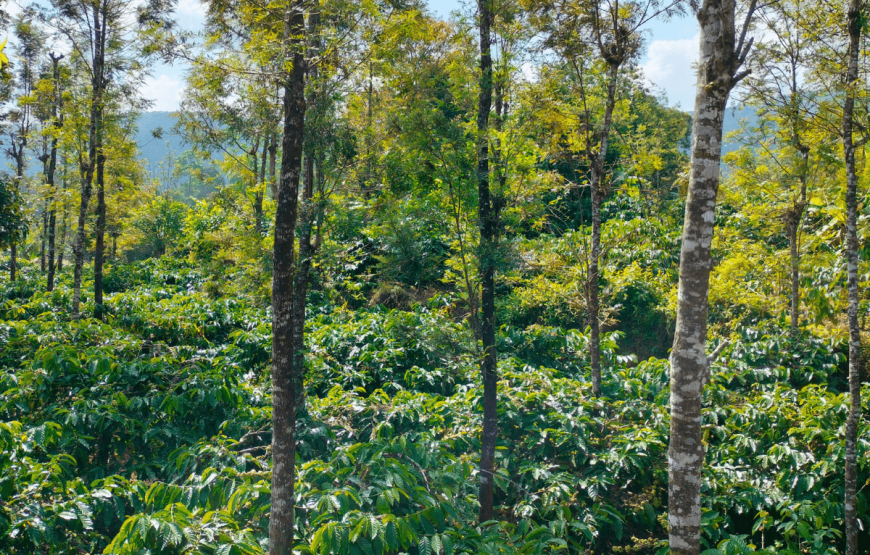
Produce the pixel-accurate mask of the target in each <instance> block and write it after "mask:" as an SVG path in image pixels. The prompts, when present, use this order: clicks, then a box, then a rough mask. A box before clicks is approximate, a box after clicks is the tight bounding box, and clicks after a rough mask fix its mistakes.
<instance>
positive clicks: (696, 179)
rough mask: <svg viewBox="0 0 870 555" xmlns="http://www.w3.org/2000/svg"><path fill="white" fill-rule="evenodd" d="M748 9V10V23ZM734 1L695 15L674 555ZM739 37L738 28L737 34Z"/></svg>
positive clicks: (700, 354)
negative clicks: (696, 36)
mask: <svg viewBox="0 0 870 555" xmlns="http://www.w3.org/2000/svg"><path fill="white" fill-rule="evenodd" d="M754 9H755V3H754V2H752V3H751V4H750V6H749V12H748V13H749V15H748V16H747V21H748V20H749V17H751V15H752V13H753V12H754ZM735 10H736V5H735V0H704V3H703V5H702V6H701V8H700V9H699V10H698V13H697V16H698V23H699V25H700V31H701V37H700V55H699V60H700V63H699V68H698V84H697V88H696V93H695V111H694V114H695V119H694V124H693V129H692V162H691V179H690V181H689V190H688V197H687V199H686V211H685V219H684V223H683V238H682V246H681V249H680V282H679V292H678V300H677V322H676V332H675V336H674V346H673V349H672V350H671V399H670V401H671V430H670V445H669V449H668V515H669V516H668V523H669V527H668V539H669V543H670V551H671V553H672V554H674V555H697V554H698V553H699V552H700V548H701V469H702V467H703V464H704V445H703V443H702V441H701V402H702V392H703V387H704V385H705V383H706V382H707V380H708V379H709V377H710V361H709V359H708V358H707V355H706V350H705V346H706V340H707V294H708V289H709V284H710V271H711V269H712V266H713V259H712V256H711V253H710V246H711V243H712V241H713V231H714V219H715V213H716V196H717V193H718V191H719V163H720V157H721V154H722V122H723V119H724V115H725V105H726V103H727V101H728V95H729V94H730V92H731V89H732V88H733V87H734V85H735V84H736V83H737V82H738V81H739V80H740V79H742V78H743V77H744V76H745V74H740V75H737V71H738V69H739V68H740V66H741V65H742V64H743V61H744V60H745V58H746V53H747V52H748V49H749V46H750V45H751V43H752V41H751V40H750V41H749V42H748V43H747V44H746V45H744V43H743V37H744V36H745V34H744V35H742V36H741V38H740V40H739V42H738V41H737V40H736V33H735V21H734V19H735V18H734V16H735ZM744 31H745V28H744Z"/></svg>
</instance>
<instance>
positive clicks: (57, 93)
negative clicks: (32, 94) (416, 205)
mask: <svg viewBox="0 0 870 555" xmlns="http://www.w3.org/2000/svg"><path fill="white" fill-rule="evenodd" d="M49 57H50V58H51V69H52V78H53V79H54V99H53V100H52V105H51V111H52V118H53V119H54V127H55V131H56V134H55V135H54V137H52V138H51V152H50V154H49V158H48V171H47V172H46V175H45V181H46V183H47V184H48V191H49V195H50V201H49V210H50V212H49V215H48V276H47V277H46V290H47V291H53V290H54V269H55V260H54V254H55V229H56V227H57V191H56V186H55V182H54V175H55V171H56V169H57V142H58V136H57V133H59V132H60V129H61V128H62V127H63V104H62V103H63V98H62V95H61V90H60V67H59V66H58V63H59V62H60V60H61V59H62V58H63V54H60V55H57V56H55V54H54V52H52V53H51V54H49Z"/></svg>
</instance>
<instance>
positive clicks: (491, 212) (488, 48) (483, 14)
mask: <svg viewBox="0 0 870 555" xmlns="http://www.w3.org/2000/svg"><path fill="white" fill-rule="evenodd" d="M492 1H493V0H479V2H478V26H479V31H480V81H479V85H478V86H479V87H480V89H479V93H478V104H477V202H478V205H477V220H478V223H477V225H478V228H479V229H480V249H479V250H480V252H479V254H478V259H479V264H480V270H479V271H480V308H481V317H480V340H481V343H482V344H483V352H482V354H481V358H480V374H481V379H482V381H483V430H482V433H481V439H480V489H479V492H478V500H479V502H480V513H479V515H478V518H479V520H480V522H486V521H487V520H492V517H493V492H494V486H495V480H494V478H495V474H494V473H495V441H496V435H497V433H498V412H497V410H498V375H497V365H498V355H497V353H496V346H495V267H496V265H495V260H496V257H497V256H498V253H497V249H498V245H497V244H496V243H497V236H498V225H499V213H500V211H501V207H502V202H503V200H502V198H501V197H500V196H498V195H493V192H492V190H491V188H490V175H489V143H490V136H489V135H490V134H489V116H490V111H491V110H492V91H493V71H492V24H493V19H494V12H493V6H492Z"/></svg>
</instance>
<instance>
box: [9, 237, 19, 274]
mask: <svg viewBox="0 0 870 555" xmlns="http://www.w3.org/2000/svg"><path fill="white" fill-rule="evenodd" d="M15 242H16V239H13V240H12V241H11V242H10V243H9V281H15V278H16V274H15V271H16V269H17V267H18V262H17V259H18V247H17V246H16V244H15Z"/></svg>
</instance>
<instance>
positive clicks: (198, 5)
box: [175, 0, 206, 16]
mask: <svg viewBox="0 0 870 555" xmlns="http://www.w3.org/2000/svg"><path fill="white" fill-rule="evenodd" d="M175 9H176V11H177V12H178V13H179V14H184V15H198V16H204V15H205V13H206V8H205V4H203V3H202V2H200V1H199V0H179V2H178V5H177V6H176V8H175Z"/></svg>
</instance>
